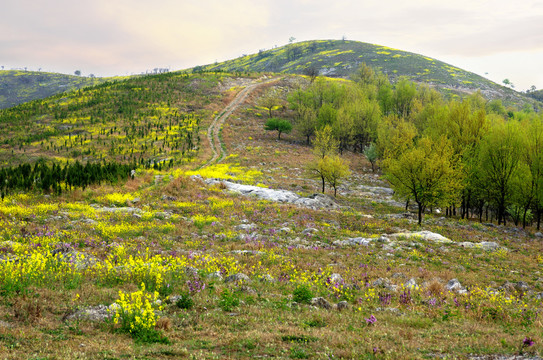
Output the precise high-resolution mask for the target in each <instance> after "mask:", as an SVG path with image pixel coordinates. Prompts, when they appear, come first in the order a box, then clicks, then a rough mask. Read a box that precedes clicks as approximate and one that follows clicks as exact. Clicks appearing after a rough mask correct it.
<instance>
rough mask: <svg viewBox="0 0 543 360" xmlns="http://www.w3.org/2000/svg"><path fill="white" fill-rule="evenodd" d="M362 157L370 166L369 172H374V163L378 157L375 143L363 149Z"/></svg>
mask: <svg viewBox="0 0 543 360" xmlns="http://www.w3.org/2000/svg"><path fill="white" fill-rule="evenodd" d="M364 155H365V156H366V158H367V159H368V161H369V162H370V164H371V171H372V172H375V162H376V161H377V158H378V157H379V153H378V152H377V146H375V143H371V144H369V145H368V146H366V147H365V148H364Z"/></svg>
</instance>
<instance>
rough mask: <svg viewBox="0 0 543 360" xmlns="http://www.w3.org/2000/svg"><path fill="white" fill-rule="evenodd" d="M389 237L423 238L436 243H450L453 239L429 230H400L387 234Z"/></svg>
mask: <svg viewBox="0 0 543 360" xmlns="http://www.w3.org/2000/svg"><path fill="white" fill-rule="evenodd" d="M389 237H390V238H395V239H397V238H400V237H402V238H405V239H407V240H425V241H431V242H435V243H438V244H450V243H452V242H453V241H452V240H451V239H448V238H446V237H444V236H442V235H440V234H437V233H433V232H431V231H426V230H423V231H416V232H402V233H396V234H392V235H390V236H389Z"/></svg>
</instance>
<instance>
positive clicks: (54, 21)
mask: <svg viewBox="0 0 543 360" xmlns="http://www.w3.org/2000/svg"><path fill="white" fill-rule="evenodd" d="M290 37H294V38H296V41H303V40H316V39H341V38H342V37H345V38H346V39H348V40H356V41H362V42H368V43H373V44H378V45H384V46H388V47H392V48H397V49H400V50H404V51H409V52H414V53H418V54H422V55H425V56H429V57H432V58H436V59H438V60H441V61H444V62H447V63H449V64H451V65H454V66H456V67H460V68H463V69H465V70H468V71H472V72H475V73H477V74H479V75H482V76H485V77H487V78H489V79H491V80H493V81H495V82H498V83H501V82H502V80H504V79H506V78H507V79H509V80H510V81H511V82H512V83H513V84H514V85H515V89H517V90H526V89H529V88H530V87H531V86H532V85H535V86H536V88H537V89H543V66H542V64H543V1H541V0H521V1H511V0H455V1H439V0H410V1H405V0H333V1H330V0H327V1H323V0H198V1H194V0H192V1H189V0H152V1H150V0H2V1H1V2H0V66H3V67H4V69H12V68H20V69H21V68H27V69H28V70H38V69H41V71H54V72H62V73H68V74H73V73H74V71H75V70H80V71H81V73H82V74H83V75H89V74H94V75H96V76H113V75H130V74H139V73H142V72H146V71H150V70H152V69H154V68H169V69H170V70H181V69H186V68H189V67H193V66H196V65H204V64H209V63H213V62H215V61H219V62H220V61H223V60H228V59H232V58H236V57H238V56H241V55H243V54H252V53H256V52H258V50H260V49H270V48H272V47H274V46H282V45H285V44H287V43H288V41H289V38H290Z"/></svg>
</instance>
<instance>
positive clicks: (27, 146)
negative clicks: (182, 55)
mask: <svg viewBox="0 0 543 360" xmlns="http://www.w3.org/2000/svg"><path fill="white" fill-rule="evenodd" d="M383 51H385V50H383ZM288 56H289V57H290V58H292V59H296V57H297V56H299V54H298V53H297V52H296V51H294V50H292V51H291V52H290V53H289V54H288ZM257 79H258V76H254V77H244V76H240V75H239V74H238V75H233V74H227V73H206V72H202V73H195V74H190V75H187V74H181V73H170V74H160V75H156V76H147V77H140V78H135V79H127V80H125V81H122V82H116V83H107V84H102V85H98V86H95V87H92V88H88V89H85V90H81V91H80V92H75V93H71V94H68V95H65V96H64V97H61V96H57V97H53V98H49V99H46V100H43V101H35V102H31V103H28V104H24V105H20V106H17V107H14V108H11V109H7V110H4V111H2V112H1V113H0V126H1V127H2V132H1V133H0V136H1V139H2V141H3V147H2V152H1V153H0V158H1V159H2V160H3V162H4V166H3V169H2V172H1V174H4V175H5V178H4V179H8V181H7V183H6V184H8V185H9V184H11V183H13V184H17V185H14V186H11V187H9V191H6V192H5V194H4V199H3V201H1V202H0V224H1V225H2V226H0V320H1V321H0V327H1V329H0V330H1V331H0V354H1V355H2V357H3V358H8V359H19V358H21V359H22V358H59V359H74V358H83V357H85V358H109V359H124V358H148V359H164V358H195V359H198V358H257V357H272V356H273V357H278V358H317V359H329V358H377V359H379V358H383V359H387V358H390V359H408V358H413V359H424V358H428V357H435V356H439V357H450V358H463V357H469V356H472V355H477V356H501V355H504V356H512V355H518V354H523V355H524V356H532V357H535V356H540V355H541V354H542V351H543V348H542V344H543V338H542V336H541V326H542V325H541V313H542V311H543V307H542V306H543V305H542V302H541V295H540V294H541V293H542V292H543V281H542V280H541V271H542V266H543V257H542V256H541V253H542V252H543V248H542V246H543V245H542V242H541V238H539V237H538V236H537V235H536V233H537V224H538V220H537V219H538V216H540V215H538V214H540V213H541V208H542V207H543V203H542V199H543V196H542V189H543V185H542V184H543V182H542V180H541V176H542V171H541V169H543V167H542V165H543V162H542V158H541V157H542V154H543V152H542V151H541V145H542V144H543V142H542V141H541V140H542V139H543V132H542V130H543V126H542V123H543V118H542V116H541V114H539V113H536V112H534V111H529V109H523V110H518V109H514V108H505V107H504V106H503V104H502V106H498V105H499V104H497V103H493V104H492V106H490V104H488V103H487V102H486V101H485V100H484V99H482V97H481V96H480V95H478V94H474V95H471V96H467V97H466V98H464V99H452V100H451V99H446V98H444V97H443V96H441V95H440V94H439V93H438V92H436V91H433V90H431V89H430V88H429V87H426V86H421V85H416V84H413V83H411V82H409V81H408V80H399V81H397V82H396V83H394V84H392V83H390V82H389V81H388V80H387V78H386V76H384V75H383V74H381V73H379V72H377V71H375V70H373V69H371V68H369V67H364V66H363V67H361V68H360V69H359V73H358V77H356V78H355V79H356V81H347V80H338V79H325V78H318V77H317V78H316V79H315V80H314V81H313V82H311V81H310V80H309V79H305V78H303V77H298V76H285V77H281V78H278V79H277V81H276V83H274V85H273V86H275V87H277V88H278V89H279V88H280V89H282V90H281V92H279V91H278V92H277V93H280V94H282V95H281V96H282V98H281V99H280V100H281V103H288V104H289V106H288V107H284V108H283V107H280V108H277V109H274V110H272V111H273V112H274V113H273V115H274V116H277V118H280V119H284V120H287V121H289V122H291V123H292V124H293V130H294V131H293V132H291V133H284V136H283V138H282V141H281V142H277V141H276V140H275V137H271V136H269V135H266V133H265V130H264V129H263V125H264V123H265V122H266V121H267V120H269V119H268V116H266V115H265V116H262V115H261V111H262V106H261V103H260V102H259V98H260V97H261V96H264V95H265V94H266V93H267V92H268V91H270V90H271V89H270V85H269V84H260V85H262V86H256V87H255V88H254V92H252V93H251V94H249V95H250V96H247V98H246V100H245V101H240V105H238V106H237V107H233V108H232V109H231V111H232V114H234V115H231V116H229V117H227V118H226V119H225V120H224V123H222V124H221V126H220V128H221V130H220V136H218V137H217V138H218V139H217V140H216V141H218V142H220V143H219V144H218V145H219V146H221V147H222V148H223V149H224V151H225V153H226V154H227V156H225V157H224V159H222V161H221V162H218V163H215V164H210V163H208V160H209V159H210V158H211V157H212V151H211V149H210V147H211V146H212V144H211V141H209V140H208V138H207V137H206V136H205V133H206V130H207V129H208V128H210V127H211V126H212V125H213V126H216V125H217V124H216V123H213V119H215V118H217V116H216V115H217V114H220V113H221V112H222V111H223V110H224V105H225V103H226V101H225V100H226V99H228V100H230V101H232V102H235V100H239V98H238V97H236V96H237V94H239V93H238V91H239V89H240V88H241V87H243V86H247V85H248V84H253V83H258V80H257ZM232 99H233V100H232ZM502 107H503V109H505V111H503V109H502ZM268 115H269V114H268ZM338 124H339V125H338ZM170 127H171V128H170ZM217 128H219V127H217ZM189 134H190V135H189ZM85 136H86V139H85ZM189 138H190V139H191V140H190V141H189ZM200 138H201V139H200ZM198 139H200V140H198ZM308 139H309V144H311V145H309V144H308V143H307V140H308ZM42 142H43V144H42ZM48 146H49V149H48V148H47V147H48ZM372 147H373V148H374V150H372V151H375V152H376V153H377V155H375V154H371V153H370V152H369V150H368V149H369V148H372ZM111 149H113V150H111ZM132 149H134V152H133V155H132ZM76 150H77V151H80V152H81V153H84V152H86V151H88V150H90V153H88V154H85V155H82V154H79V153H74V151H76ZM183 150H184V152H183ZM12 151H13V153H12ZM93 151H94V153H93ZM363 152H365V153H366V156H368V158H369V157H370V156H372V157H373V156H378V158H374V161H375V162H376V164H377V163H378V164H379V165H380V166H379V167H378V168H377V169H375V170H376V171H375V172H373V171H370V170H369V167H370V165H371V164H370V162H369V161H368V160H367V159H366V157H365V156H364V155H363V154H362V153H363ZM368 154H369V155H368ZM513 156H514V158H513ZM140 159H143V164H142V162H141V160H140ZM135 164H137V165H138V166H137V167H135ZM315 164H316V167H315V168H317V169H319V171H320V173H318V174H317V178H316V180H317V181H314V180H313V179H311V178H308V176H307V170H308V169H309V170H311V168H312V165H315ZM347 164H348V167H347ZM496 164H503V166H504V167H503V168H505V169H506V170H507V171H505V172H503V173H500V172H499V171H497V170H500V169H503V168H500V167H499V166H494V165H496ZM110 167H113V168H116V169H117V170H112V169H111V168H110ZM330 167H332V168H333V169H334V170H333V171H331V170H330ZM86 168H87V169H88V171H87V170H85V169H86ZM91 169H92V170H91ZM108 169H110V170H108ZM129 169H130V170H135V171H134V172H133V173H132V175H133V176H130V173H131V171H127V170H129ZM366 169H367V170H366ZM48 174H50V176H49V175H48ZM57 174H59V175H57ZM68 174H74V175H73V176H72V177H71V176H69V175H68ZM93 174H102V175H101V176H102V177H101V179H102V180H97V181H89V180H90V179H92V177H93V176H96V175H93ZM76 175H77V176H76ZM55 176H60V177H59V178H55ZM49 177H51V179H50V180H51V185H50V186H49V187H47V186H46V185H45V184H47V182H48V181H49V180H48V179H49ZM210 178H213V179H221V180H229V181H231V182H232V183H244V184H250V185H254V186H255V188H257V187H262V188H272V189H282V190H284V191H286V190H290V191H293V192H295V193H296V194H291V196H295V195H296V196H310V194H311V193H312V191H314V189H316V188H317V189H319V190H320V189H321V186H322V188H323V191H325V190H326V189H324V186H325V185H326V183H328V185H329V186H330V187H331V188H333V189H334V194H335V195H337V197H336V198H335V199H332V198H330V199H328V200H330V201H334V202H335V204H334V206H329V207H325V208H320V209H319V208H311V207H302V206H298V205H293V204H291V203H287V202H271V201H267V200H261V199H259V198H256V197H253V196H245V195H243V194H240V193H235V192H233V191H228V190H226V187H227V185H226V184H225V183H221V182H217V181H210ZM11 179H12V180H11ZM74 179H80V180H81V182H77V181H76V180H74ZM387 179H388V180H387ZM405 179H409V180H411V183H410V182H409V181H405ZM496 179H503V181H501V180H496ZM203 180H207V182H204V181H203ZM500 181H501V183H503V184H505V185H504V186H505V192H501V191H502V187H500V186H499V185H500ZM413 182H414V183H415V186H414V187H410V185H411V184H412V183H413ZM0 183H1V181H0ZM4 183H5V181H4ZM53 184H55V185H53ZM390 185H392V187H393V188H394V190H395V196H396V197H397V199H400V200H402V201H407V200H408V198H409V199H410V200H411V201H414V202H416V203H417V205H418V211H417V212H418V213H419V216H418V219H417V220H418V221H417V220H415V219H414V218H412V214H410V213H409V211H411V210H413V211H414V210H415V209H414V208H409V207H408V210H407V213H406V211H405V210H404V209H403V206H398V204H397V203H396V202H395V201H394V200H393V199H392V198H390V197H389V196H388V194H389V191H388V190H389V189H386V187H388V186H390ZM59 188H60V189H62V191H57V190H56V189H59ZM255 188H253V189H255ZM6 189H7V188H6ZM328 191H331V190H330V189H328ZM255 192H256V191H253V193H255ZM283 194H284V192H283ZM503 194H505V195H504V196H502V195H503ZM502 198H503V199H504V202H503V203H502V202H500V201H501V199H502ZM400 205H402V204H400ZM438 209H440V210H442V211H444V212H445V214H439V215H437V216H434V214H433V213H436V212H437V210H438ZM504 209H505V210H504ZM487 214H488V220H486V215H487ZM443 215H445V216H443ZM514 219H516V221H517V222H519V224H520V222H524V225H525V227H526V228H525V229H521V228H513V227H512V226H511V225H512V222H511V221H510V220H513V221H515V220H514ZM504 220H507V225H508V226H504V225H503V223H504ZM483 221H484V223H483ZM492 221H494V222H495V223H501V225H500V226H496V225H495V224H490V223H489V222H492ZM421 230H426V231H430V232H434V233H437V234H439V235H442V236H443V237H446V238H448V239H450V241H449V240H447V239H445V240H443V239H442V238H440V237H438V240H432V239H431V238H429V237H425V236H423V235H424V234H426V233H416V234H412V233H411V232H412V231H413V232H415V231H416V232H419V231H421ZM410 279H413V280H410ZM454 279H457V280H458V281H459V282H460V283H461V285H458V286H456V285H455V287H452V286H449V285H450V284H451V283H452V284H456V283H455V282H454ZM89 314H92V316H91V315H89ZM219 334H220V336H219Z"/></svg>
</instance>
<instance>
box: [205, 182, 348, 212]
mask: <svg viewBox="0 0 543 360" xmlns="http://www.w3.org/2000/svg"><path fill="white" fill-rule="evenodd" d="M205 182H206V184H208V185H215V184H222V185H223V186H224V187H226V188H227V189H228V190H230V191H233V192H237V193H239V194H241V195H244V196H255V197H257V198H259V199H262V200H268V201H273V202H283V203H289V204H294V205H298V206H303V207H307V208H311V209H323V208H325V209H334V208H339V206H338V205H337V204H336V202H335V200H334V199H333V198H332V197H330V196H328V195H322V194H314V195H311V196H309V197H307V198H305V197H301V196H300V195H298V194H296V193H294V192H292V191H288V190H274V189H267V188H262V187H259V186H253V185H243V184H236V183H233V182H230V181H225V180H217V179H207V180H205Z"/></svg>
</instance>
